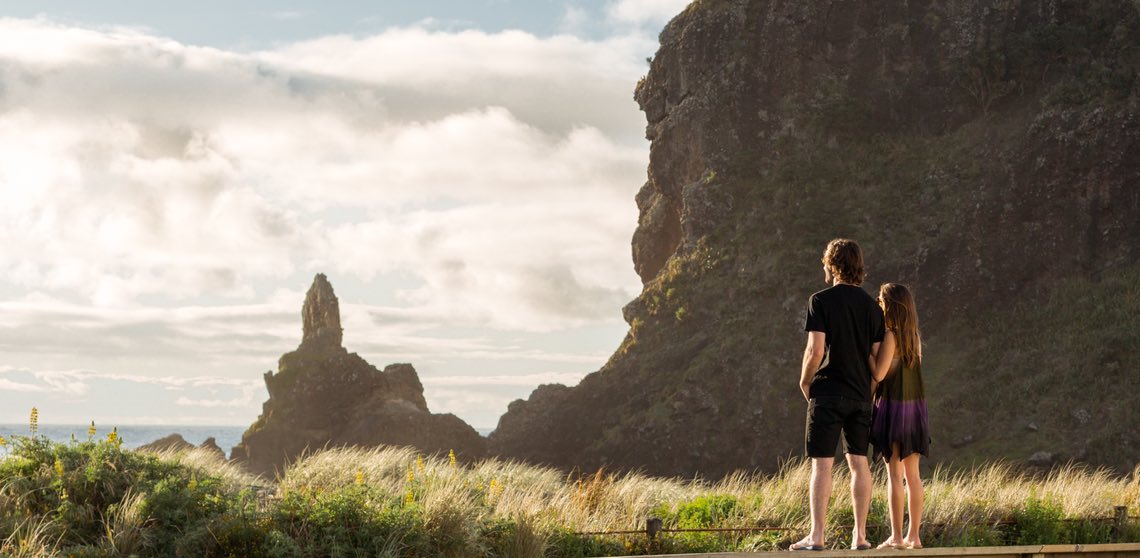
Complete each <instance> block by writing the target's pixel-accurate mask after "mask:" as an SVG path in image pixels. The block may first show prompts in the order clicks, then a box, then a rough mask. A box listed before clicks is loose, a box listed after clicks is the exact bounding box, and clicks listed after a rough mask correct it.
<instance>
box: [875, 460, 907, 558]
mask: <svg viewBox="0 0 1140 558" xmlns="http://www.w3.org/2000/svg"><path fill="white" fill-rule="evenodd" d="M891 452H892V453H891V459H890V461H887V511H888V512H889V513H890V516H891V538H889V539H887V540H885V541H883V544H880V545H879V548H887V547H891V546H897V545H901V544H903V537H902V532H903V497H904V494H903V465H902V462H900V461H899V446H898V444H892V445H891Z"/></svg>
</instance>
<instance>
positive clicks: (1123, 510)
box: [1113, 506, 1128, 540]
mask: <svg viewBox="0 0 1140 558" xmlns="http://www.w3.org/2000/svg"><path fill="white" fill-rule="evenodd" d="M1115 509H1116V517H1115V518H1113V519H1114V523H1115V524H1114V525H1113V535H1115V539H1116V540H1120V539H1121V538H1122V537H1123V536H1124V527H1125V525H1124V524H1125V523H1128V506H1116V508H1115Z"/></svg>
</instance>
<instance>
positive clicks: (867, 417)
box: [790, 238, 885, 550]
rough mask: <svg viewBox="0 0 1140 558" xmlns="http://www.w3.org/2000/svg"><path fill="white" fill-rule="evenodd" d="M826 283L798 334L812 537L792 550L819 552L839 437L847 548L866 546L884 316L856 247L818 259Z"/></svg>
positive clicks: (848, 244) (837, 245)
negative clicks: (874, 359)
mask: <svg viewBox="0 0 1140 558" xmlns="http://www.w3.org/2000/svg"><path fill="white" fill-rule="evenodd" d="M823 276H824V281H825V282H827V283H828V284H829V285H831V287H829V288H827V289H824V290H822V291H819V292H818V293H815V294H813V295H811V299H810V301H809V302H808V314H807V320H806V323H805V325H804V330H805V331H807V332H808V339H807V348H806V349H805V350H804V359H803V368H802V370H801V373H800V391H802V392H803V394H804V399H806V400H807V402H808V414H807V426H806V429H805V430H806V432H805V444H804V445H805V446H806V450H807V455H808V457H810V458H811V490H810V492H811V496H810V502H811V533H810V534H808V536H807V537H805V538H804V539H802V540H800V541H799V542H797V543H795V544H793V545H792V546H791V547H790V550H822V549H823V548H824V542H825V540H824V539H825V536H826V533H825V531H824V528H825V526H826V520H827V504H828V500H830V499H831V468H832V466H833V465H834V462H835V448H836V444H837V443H838V441H839V435H840V433H842V434H843V445H844V451H845V452H846V454H847V466H848V467H850V469H851V501H852V502H853V506H854V508H855V509H854V511H855V527H854V530H853V531H852V534H851V548H852V549H853V550H865V549H869V548H871V545H870V544H869V543H868V542H867V510H868V508H870V506H871V468H870V465H869V464H868V462H867V446H868V440H869V438H870V433H871V432H870V431H871V362H870V358H869V357H870V356H871V355H872V354H874V353H876V352H878V349H879V343H880V342H882V340H883V335H884V333H885V331H884V328H883V311H882V310H881V309H880V308H879V306H878V304H876V302H875V299H874V298H871V295H869V294H867V292H866V291H864V290H863V288H862V287H860V285H862V284H863V279H864V277H866V271H865V270H864V268H863V251H862V250H861V249H860V248H859V245H858V244H857V243H856V242H855V241H854V240H849V239H845V238H837V239H835V240H832V241H831V242H829V243H828V244H827V248H826V249H825V250H824V251H823Z"/></svg>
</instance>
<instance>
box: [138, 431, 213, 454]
mask: <svg viewBox="0 0 1140 558" xmlns="http://www.w3.org/2000/svg"><path fill="white" fill-rule="evenodd" d="M196 448H201V449H204V450H207V451H210V452H211V453H217V455H218V457H219V458H221V459H225V458H226V452H224V451H222V448H220V447H218V442H217V440H215V439H214V438H213V437H210V438H206V441H205V442H202V445H200V446H195V445H194V444H191V443H190V442H187V441H186V439H185V438H183V437H182V435H181V434H179V433H177V432H175V433H174V434H171V435H169V436H164V437H162V438H159V439H157V440H155V441H153V442H151V443H149V444H144V445H141V446H139V447H138V449H139V450H140V451H153V452H161V451H186V450H192V449H196Z"/></svg>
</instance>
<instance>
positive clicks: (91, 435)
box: [87, 421, 97, 439]
mask: <svg viewBox="0 0 1140 558" xmlns="http://www.w3.org/2000/svg"><path fill="white" fill-rule="evenodd" d="M96 432H97V431H96V430H95V421H91V426H88V427H87V438H88V439H91V438H94V437H95V433H96Z"/></svg>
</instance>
